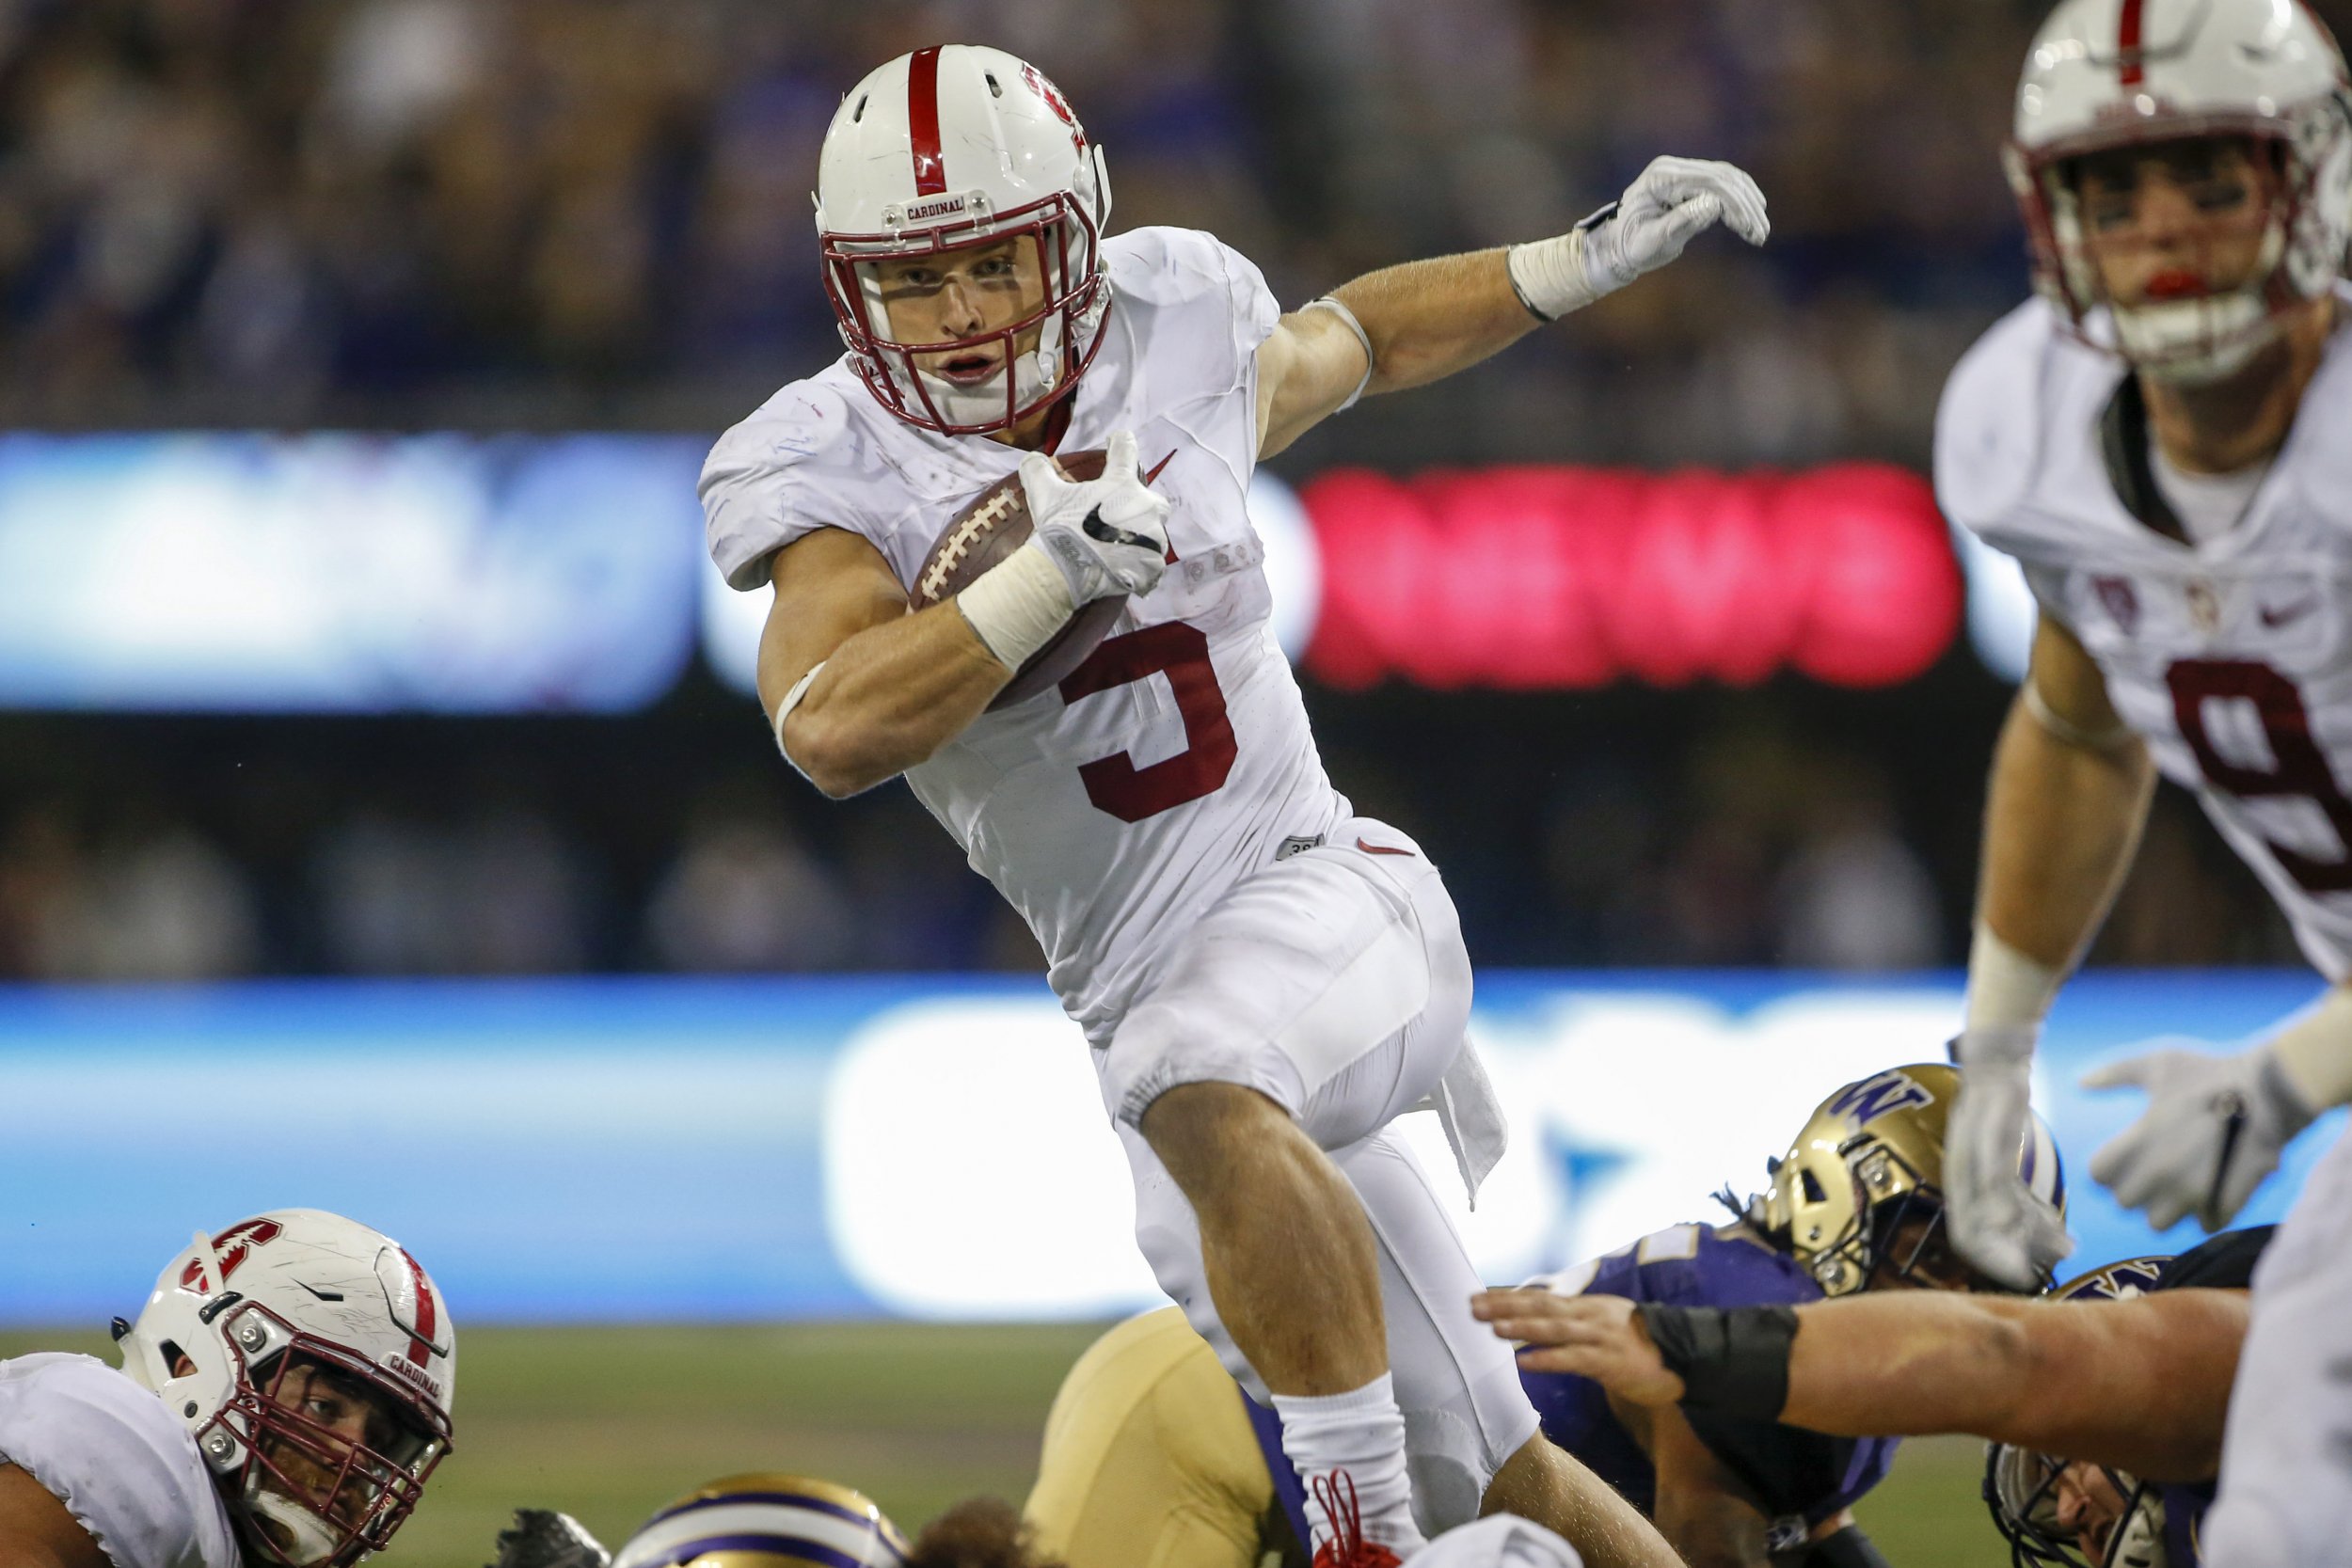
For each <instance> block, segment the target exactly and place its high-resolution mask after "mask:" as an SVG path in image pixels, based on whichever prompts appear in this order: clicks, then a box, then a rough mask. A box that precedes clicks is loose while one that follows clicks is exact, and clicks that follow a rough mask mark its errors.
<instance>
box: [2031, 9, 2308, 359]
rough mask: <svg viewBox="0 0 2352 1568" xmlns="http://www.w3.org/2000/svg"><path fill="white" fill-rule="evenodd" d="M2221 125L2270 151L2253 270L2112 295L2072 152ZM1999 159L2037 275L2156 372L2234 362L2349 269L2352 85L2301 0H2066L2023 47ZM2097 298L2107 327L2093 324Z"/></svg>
mask: <svg viewBox="0 0 2352 1568" xmlns="http://www.w3.org/2000/svg"><path fill="white" fill-rule="evenodd" d="M2215 135H2229V136H2244V137H2248V138H2249V139H2250V140H2252V141H2253V142H2255V143H2256V144H2257V145H2258V146H2260V147H2262V148H2264V149H2265V150H2269V151H2270V152H2271V154H2272V155H2273V156H2274V157H2275V159H2276V164H2275V167H2276V170H2277V175H2278V178H2277V180H2276V182H2275V183H2276V185H2277V189H2276V190H2275V192H2274V193H2273V196H2272V199H2271V209H2270V212H2269V214H2268V218H2267V225H2266V228H2265V231H2264V234H2263V238H2262V249H2261V255H2260V260H2259V261H2258V262H2257V265H2256V269H2255V272H2254V275H2253V277H2251V278H2250V279H2249V281H2248V282H2247V283H2246V285H2245V286H2244V287H2242V288H2239V289H2235V290H2233V291H2229V292H2227V293H2197V294H2194V295H2191V296H2189V297H2184V298H2178V299H2168V300H2163V301H2160V302H2156V303H2151V304H2142V305H2137V306H2133V307H2130V308H2122V307H2115V306H2113V304H2112V302H2111V301H2108V300H2107V299H2106V297H2105V295H2104V291H2103V290H2102V289H2101V287H2100V283H2099V275H2098V269H2097V267H2096V266H2095V265H2094V264H2093V261H2092V257H2091V254H2090V237H2089V235H2088V234H2087V233H2086V230H2085V227H2084V224H2083V221H2082V215H2081V211H2080V206H2079V202H2078V199H2077V196H2076V192H2075V190H2074V182H2073V180H2072V179H2071V178H2070V175H2071V170H2070V169H2069V168H2068V163H2069V160H2072V159H2074V158H2078V157H2081V156H2083V155H2085V154H2087V153H2093V152H2104V151H2107V150H2113V149H2116V148H2123V147H2132V146H2139V145H2145V144H2147V143H2151V142H2160V141H2170V140H2174V139H2178V138H2184V137H2191V136H2215ZM2005 162H2006V164H2007V166H2008V170H2009V177H2010V186H2011V187H2012V188H2013V189H2014V190H2015V192H2016V194H2017V199H2018V203H2019V205H2020V206H2022V207H2023V208H2024V209H2025V217H2026V233H2027V236H2028V238H2029V240H2030V243H2031V245H2032V252H2033V262H2034V281H2035V285H2036V287H2037V288H2039V289H2040V290H2041V292H2042V294H2043V295H2044V296H2045V297H2047V298H2048V299H2049V300H2050V301H2051V302H2052V303H2053V304H2054V305H2056V306H2058V309H2061V310H2062V311H2064V312H2065V313H2066V315H2067V317H2068V319H2069V320H2070V321H2071V322H2072V323H2073V324H2074V327H2075V329H2076V330H2077V331H2078V332H2081V333H2083V335H2084V336H2085V337H2087V338H2089V339H2090V340H2091V341H2098V342H2103V343H2105V345H2106V346H2108V347H2111V348H2114V349H2117V350H2119V351H2120V352H2121V353H2122V355H2123V356H2125V357H2126V358H2128V359H2130V360H2131V361H2132V362H2133V363H2134V364H2136V365H2137V366H2139V367H2140V368H2142V369H2144V370H2146V371H2148V372H2151V373H2153V374H2156V375H2161V376H2165V377H2167V378H2169V379H2173V380H2179V381H2184V382H2197V381H2210V380H2214V379H2217V378H2218V377H2221V376H2224V375H2227V374H2229V373H2230V372H2233V371H2234V370H2236V369H2238V368H2239V367H2241V366H2243V365H2244V364H2245V363H2246V362H2247V361H2248V360H2249V359H2250V358H2251V357H2252V356H2253V355H2254V353H2255V352H2256V351H2257V350H2258V349H2260V348H2261V347H2262V346H2263V344H2265V342H2267V341H2270V340H2271V338H2272V337H2274V336H2275V335H2276V333H2277V331H2278V328H2279V318H2280V314H2281V313H2282V312H2284V311H2286V310H2288V309H2292V308H2293V307H2295V306H2296V305H2297V304H2300V303H2301V302H2303V301H2306V300H2311V299H2315V298H2317V297H2319V296H2320V295H2321V294H2323V293H2327V292H2328V289H2329V288H2330V287H2332V286H2333V284H2334V282H2335V279H2336V277H2338V276H2339V275H2340V274H2341V273H2342V271H2343V268H2344V248H2345V243H2346V238H2347V234H2348V233H2352V91H2348V90H2347V86H2346V77H2345V74H2344V55H2343V54H2342V52H2341V51H2340V50H2338V48H2337V47H2336V42H2335V40H2334V39H2333V38H2331V37H2329V36H2328V29H2327V27H2326V26H2325V25H2324V24H2322V23H2321V22H2320V20H2319V18H2318V17H2317V16H2316V15H2314V14H2313V13H2312V10H2311V8H2309V7H2308V6H2306V5H2303V4H2301V3H2300V0H2064V3H2063V4H2061V5H2060V6H2059V7H2058V9H2057V10H2055V11H2053V12H2051V13H2050V17H2049V20H2048V21H2046V22H2044V23H2043V24H2042V31H2041V32H2040V33H2039V34H2037V35H2036V36H2035V39H2034V41H2033V48H2032V51H2031V52H2030V53H2029V54H2028V55H2027V56H2026V72H2025V76H2024V78H2023V80H2021V81H2020V82H2019V84H2018V87H2017V116H2016V123H2015V128H2014V132H2013V135H2012V138H2011V140H2010V145H2009V148H2008V150H2007V154H2006V159H2005ZM2101 309H2105V310H2106V314H2107V315H2108V316H2109V317H2110V318H2111V323H2112V325H2111V328H2110V329H2108V330H2105V331H2101V330H2091V329H2090V321H2089V318H2090V317H2091V316H2092V314H2093V312H2094V311H2097V310H2101ZM2110 339H2111V341H2109V340H2110Z"/></svg>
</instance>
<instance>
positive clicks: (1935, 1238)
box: [1762, 1062, 2066, 1296]
mask: <svg viewBox="0 0 2352 1568" xmlns="http://www.w3.org/2000/svg"><path fill="white" fill-rule="evenodd" d="M1959 1092H1960V1072H1959V1069H1955V1068H1950V1067H1947V1066H1945V1065H1944V1064H1943V1063H1941V1062H1919V1063H1915V1064H1913V1065H1911V1066H1907V1067H1899V1068H1889V1069H1886V1070H1885V1071H1883V1072H1876V1073H1872V1074H1871V1075H1870V1076H1869V1077H1867V1078H1864V1079H1861V1080H1859V1081H1857V1082H1855V1083H1851V1084H1848V1085H1845V1086H1844V1087H1843V1088H1841V1089H1839V1090H1838V1091H1837V1092H1836V1094H1833V1095H1831V1096H1830V1097H1829V1098H1828V1099H1827V1100H1824V1101H1821V1103H1820V1107H1819V1108H1818V1109H1817V1110H1815V1111H1814V1113H1813V1117H1812V1119H1811V1120H1809V1121H1807V1122H1806V1123H1805V1124H1804V1131H1803V1132H1799V1133H1798V1134H1797V1141H1796V1142H1795V1143H1794V1144H1793V1145H1791V1146H1790V1148H1789V1149H1788V1153H1787V1154H1786V1155H1784V1156H1782V1157H1781V1158H1780V1159H1779V1160H1777V1161H1775V1162H1773V1163H1772V1167H1771V1168H1772V1192H1771V1193H1770V1194H1769V1195H1768V1196H1766V1198H1765V1200H1764V1206H1763V1207H1764V1212H1763V1216H1762V1224H1763V1227H1764V1229H1765V1231H1766V1233H1767V1234H1768V1235H1770V1236H1771V1237H1772V1240H1774V1241H1775V1242H1777V1243H1780V1244H1782V1245H1784V1246H1786V1247H1788V1250H1789V1251H1790V1252H1791V1253H1792V1254H1793V1255H1794V1256H1795V1258H1796V1259H1797V1261H1798V1262H1800V1263H1802V1264H1803V1265H1804V1268H1805V1271H1806V1272H1807V1273H1808V1274H1810V1275H1812V1276H1813V1278H1814V1282H1815V1283H1816V1284H1818V1285H1820V1287H1821V1293H1822V1294H1824V1295H1830V1296H1842V1295H1848V1294H1851V1292H1853V1291H1859V1290H1862V1289H1864V1288H1865V1287H1866V1286H1867V1285H1869V1284H1870V1283H1871V1281H1872V1277H1873V1275H1875V1274H1876V1273H1877V1272H1878V1270H1879V1269H1880V1267H1881V1265H1885V1266H1886V1267H1887V1268H1888V1269H1890V1270H1891V1272H1892V1276H1893V1277H1894V1278H1896V1279H1901V1280H1914V1279H1915V1280H1916V1281H1917V1282H1919V1283H1921V1284H1942V1285H1951V1284H1959V1283H1963V1282H1964V1283H1965V1284H1966V1285H1967V1286H1968V1288H1969V1289H1972V1290H1989V1289H1993V1288H1994V1287H1993V1286H1992V1285H1991V1284H1990V1283H1989V1282H1987V1281H1985V1280H1983V1279H1982V1278H1981V1277H1980V1276H1979V1275H1976V1273H1975V1271H1974V1270H1969V1269H1966V1267H1965V1265H1963V1264H1962V1263H1960V1262H1959V1259H1958V1255H1957V1254H1955V1253H1953V1252H1952V1250H1951V1248H1950V1245H1949V1243H1948V1242H1947V1238H1946V1237H1945V1234H1944V1191H1943V1183H1944V1126H1945V1123H1946V1121H1947V1119H1948V1118H1949V1117H1950V1116H1951V1105H1952V1100H1953V1097H1954V1096H1955V1095H1957V1094H1958V1093H1959ZM2017 1174H2018V1175H2019V1176H2020V1177H2022V1178H2023V1179H2024V1180H2025V1182H2026V1186H2027V1187H2028V1188H2029V1189H2030V1190H2031V1191H2032V1192H2033V1193H2034V1195H2035V1196H2038V1197H2041V1198H2042V1199H2044V1200H2045V1201H2047V1202H2048V1203H2049V1204H2050V1205H2051V1206H2052V1207H2054V1208H2056V1209H2057V1210H2058V1213H2059V1214H2060V1215H2061V1216H2063V1215H2064V1214H2065V1212H2066V1178H2065V1173H2064V1171H2063V1169H2062V1168H2061V1167H2060V1165H2059V1163H2058V1145H2057V1143H2056V1142H2055V1141H2053V1140H2052V1138H2051V1136H2050V1130H2049V1128H2047V1127H2045V1126H2044V1125H2042V1118H2041V1117H2033V1121H2032V1126H2031V1128H2030V1129H2029V1130H2028V1132H2027V1133H2026V1141H2025V1144H2024V1146H2023V1147H2022V1148H2020V1149H2019V1151H2018V1161H2017Z"/></svg>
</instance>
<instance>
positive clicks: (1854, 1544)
mask: <svg viewBox="0 0 2352 1568" xmlns="http://www.w3.org/2000/svg"><path fill="white" fill-rule="evenodd" d="M1804 1568H1891V1565H1890V1564H1889V1563H1888V1562H1887V1560H1886V1559H1885V1558H1884V1557H1883V1555H1881V1553H1880V1551H1879V1549H1878V1545H1877V1544H1876V1543H1875V1542H1873V1541H1872V1540H1871V1539H1870V1538H1869V1537H1868V1536H1867V1535H1865V1534H1863V1533H1862V1527H1861V1526H1860V1525H1848V1526H1847V1527H1846V1528H1844V1529H1841V1530H1838V1531H1837V1532H1836V1533H1835V1534H1832V1535H1825V1536H1823V1537H1821V1539H1820V1540H1819V1541H1816V1542H1815V1543H1813V1547H1812V1549H1811V1550H1810V1551H1808V1552H1806V1553H1805V1554H1804Z"/></svg>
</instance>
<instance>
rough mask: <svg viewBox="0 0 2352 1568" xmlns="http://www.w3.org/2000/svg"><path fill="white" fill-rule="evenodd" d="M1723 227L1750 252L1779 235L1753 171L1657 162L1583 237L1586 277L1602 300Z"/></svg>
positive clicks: (1698, 161) (1687, 161) (1702, 162)
mask: <svg viewBox="0 0 2352 1568" xmlns="http://www.w3.org/2000/svg"><path fill="white" fill-rule="evenodd" d="M1717 223H1721V224H1723V225H1724V227H1725V228H1726V229H1729V230H1731V231H1732V232H1733V233H1735V234H1737V235H1739V236H1740V238H1741V239H1743V240H1745V241H1747V242H1748V244H1750V245H1762V244H1763V243H1764V240H1765V237H1766V236H1767V235H1769V234H1771V233H1772V221H1771V220H1770V219H1769V218H1767V217H1766V216H1765V215H1764V193H1763V192H1762V191H1760V190H1758V189H1757V188H1756V182H1755V181H1754V180H1751V179H1750V178H1748V175H1747V172H1746V171H1745V170H1743V169H1740V168H1738V167H1736V166H1733V165H1730V164H1720V163H1712V162H1709V161H1708V160H1706V159H1702V158H1654V159H1652V160H1651V161H1650V166H1649V167H1647V168H1645V169H1644V170H1643V171H1642V173H1641V177H1640V178H1639V179H1637V180H1635V181H1634V182H1633V183H1631V184H1630V185H1628V186H1627V187H1626V188H1625V195H1623V196H1621V197H1619V198H1617V210H1616V211H1615V212H1614V213H1613V214H1610V215H1609V216H1608V217H1606V218H1603V219H1602V220H1601V221H1600V222H1599V223H1597V224H1596V225H1595V226H1594V227H1593V228H1591V229H1589V230H1586V231H1585V235H1584V278H1585V281H1586V282H1587V283H1588V284H1590V285H1591V287H1592V291H1593V294H1594V296H1595V297H1596V298H1597V297H1598V296H1600V295H1602V294H1605V293H1610V292H1611V291H1613V290H1615V289H1622V288H1624V287H1625V286H1626V285H1627V284H1628V283H1630V282H1632V281H1633V280H1634V279H1635V278H1637V277H1641V276H1642V274H1644V273H1645V272H1655V271H1657V270H1658V269H1659V268H1660V267H1662V266H1664V265H1665V264H1666V263H1667V262H1669V261H1673V260H1674V259H1675V258H1676V257H1677V256H1679V255H1681V254H1682V247H1683V246H1684V245H1689V244H1690V243H1691V242H1692V240H1693V239H1696V238H1697V237H1698V236H1699V234H1700V233H1702V232H1703V231H1705V230H1708V229H1710V228H1712V227H1714V226H1715V225H1716V224H1717Z"/></svg>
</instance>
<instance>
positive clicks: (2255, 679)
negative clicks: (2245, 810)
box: [2164, 658, 2352, 893]
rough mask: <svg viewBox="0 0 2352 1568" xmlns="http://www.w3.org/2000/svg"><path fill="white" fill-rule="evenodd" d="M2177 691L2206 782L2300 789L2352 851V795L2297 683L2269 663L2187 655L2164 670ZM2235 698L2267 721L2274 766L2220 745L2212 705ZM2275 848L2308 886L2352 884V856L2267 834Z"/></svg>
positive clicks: (2251, 796) (2266, 790) (2275, 790)
mask: <svg viewBox="0 0 2352 1568" xmlns="http://www.w3.org/2000/svg"><path fill="white" fill-rule="evenodd" d="M2164 682H2165V685H2166V686H2168V687H2169V688H2170V689H2171V691H2172V714H2173V718H2174V720H2175V721H2176V722H2178V724H2179V725H2180V728H2181V738H2182V739H2184V740H2185V741H2187V742H2188V749H2189V750H2190V751H2192V752H2195V753H2196V754H2197V766H2198V767H2199V768H2201V769H2202V771H2203V772H2204V775H2205V781H2206V782H2207V783H2208V784H2212V785H2213V786H2214V787H2215V788H2216V789H2218V790H2220V791H2222V792H2223V793H2224V794H2227V795H2234V796H2236V797H2237V798H2238V799H2239V800H2262V799H2264V798H2265V797H2273V796H2293V797H2296V798H2298V799H2301V800H2309V801H2311V802H2312V804H2313V805H2316V806H2317V807H2318V808H2319V809H2320V810H2321V811H2322V812H2324V813H2325V814H2326V815H2327V817H2328V825H2329V826H2331V827H2332V828H2334V829H2335V831H2336V837H2337V839H2338V840H2339V841H2340V842H2341V843H2342V844H2343V845H2344V847H2345V849H2346V850H2347V851H2352V800H2346V799H2344V791H2343V789H2342V788H2341V787H2340V786H2338V784H2337V783H2336V775H2335V771H2334V769H2332V768H2329V767H2328V758H2327V755H2326V754H2325V753H2324V752H2321V751H2320V749H2319V745H2318V743H2317V742H2316V741H2314V740H2313V739H2312V721H2311V713H2310V710H2309V709H2307V708H2306V707H2305V706H2304V705H2303V694H2302V693H2301V692H2300V691H2297V690H2296V689H2295V683H2294V682H2293V681H2291V680H2289V679H2287V677H2286V676H2284V675H2282V674H2280V673H2279V672H2278V671H2276V670H2273V669H2272V668H2271V667H2270V666H2269V665H2267V664H2256V663H2253V662H2251V661H2250V660H2243V659H2223V658H2185V659H2182V660H2181V661H2180V662H2178V663H2176V664H2174V665H2173V666H2172V667H2171V668H2170V669H2169V670H2167V671H2166V672H2165V673H2164ZM2224 699H2235V700H2237V701H2240V702H2244V703H2247V704H2249V705H2251V707H2252V708H2253V711H2254V714H2255V716H2256V717H2257V718H2258V719H2259V720H2260V721H2261V723H2262V731H2263V738H2264V740H2265V741H2266V742H2268V743H2269V746H2270V757H2271V767H2270V768H2269V769H2267V770H2265V769H2263V768H2249V767H2247V766H2245V765H2244V764H2241V763H2234V762H2231V761H2230V760H2228V759H2227V758H2225V757H2224V756H2222V755H2221V753H2220V752H2218V751H2217V750H2216V749H2215V747H2214V744H2213V737H2212V736H2211V735H2210V734H2209V733H2208V731H2207V729H2206V723H2205V708H2206V705H2207V704H2209V703H2212V702H2215V701H2217V700H2224ZM2265 843H2267V844H2269V846H2270V852H2271V853H2272V854H2274V855H2276V856H2277V857H2278V859H2279V864H2280V866H2282V867H2283V868H2284V869H2285V871H2286V873H2287V875H2288V876H2290V877H2293V878H2294V879H2296V881H2297V882H2299V883H2301V884H2302V886H2303V889H2304V891H2305V892H2307V893H2343V892H2344V891H2346V890H2352V858H2345V857H2344V856H2339V857H2338V858H2336V859H2334V860H2313V859H2312V858H2311V857H2310V856H2309V855H2305V854H2302V853H2300V852H2298V851H2296V850H2294V849H2290V848H2288V847H2286V846H2285V845H2282V844H2280V843H2278V842H2277V841H2276V840H2273V839H2270V838H2268V837H2267V836H2265Z"/></svg>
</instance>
